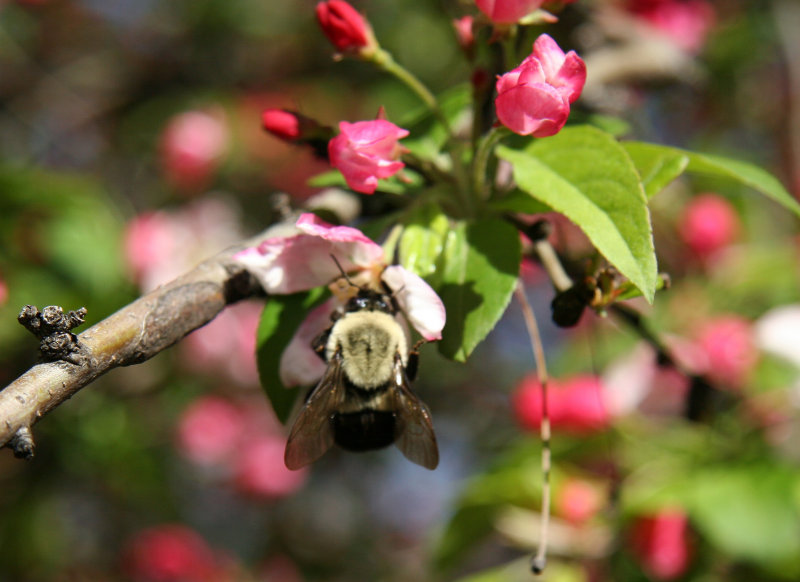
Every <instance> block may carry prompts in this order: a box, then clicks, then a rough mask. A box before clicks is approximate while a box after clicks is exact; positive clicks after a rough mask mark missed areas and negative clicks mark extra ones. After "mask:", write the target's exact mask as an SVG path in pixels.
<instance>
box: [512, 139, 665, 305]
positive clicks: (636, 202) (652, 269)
mask: <svg viewBox="0 0 800 582" xmlns="http://www.w3.org/2000/svg"><path fill="white" fill-rule="evenodd" d="M498 155H499V156H500V157H501V158H503V159H504V160H506V161H508V162H510V163H511V165H512V166H513V168H514V179H515V180H516V182H517V185H518V186H519V188H520V189H521V190H523V191H524V192H525V193H527V194H528V195H530V196H532V197H533V198H535V199H537V200H540V201H542V202H544V203H545V204H547V205H548V206H550V207H551V208H553V209H554V210H556V211H558V212H560V213H562V214H564V215H565V216H567V218H569V219H570V220H571V221H572V222H574V223H575V224H576V225H578V226H579V227H580V228H581V230H583V231H584V232H585V233H586V235H587V236H588V237H589V239H590V240H591V241H592V243H593V244H594V246H595V247H596V248H597V250H598V251H599V252H600V253H601V254H602V255H603V256H604V257H605V258H606V259H607V260H608V261H609V262H610V263H612V264H613V265H614V266H615V267H616V268H617V269H618V270H619V271H620V273H622V274H623V275H624V276H626V277H627V278H628V279H630V280H631V282H632V283H633V284H634V285H636V286H637V287H638V288H639V289H640V290H641V291H642V294H643V295H644V297H645V298H646V299H647V300H648V301H651V302H652V300H653V296H654V294H655V289H656V283H657V277H658V273H657V268H656V257H655V250H654V248H653V236H652V228H651V225H650V214H649V211H648V209H647V199H646V198H645V195H644V191H643V189H642V185H641V183H640V180H639V174H638V173H637V171H636V168H635V167H634V165H633V162H631V159H630V157H629V156H628V154H627V153H626V152H625V150H624V149H623V148H622V146H621V145H620V144H619V143H618V142H617V140H616V139H614V138H613V137H612V136H610V135H608V134H606V133H604V132H602V131H600V130H599V129H596V128H594V127H589V126H579V127H574V128H567V129H564V130H563V131H562V132H561V133H559V134H558V135H556V136H553V137H548V138H546V139H540V140H536V141H534V142H533V143H532V144H531V145H530V146H528V147H527V148H525V149H524V150H523V151H518V150H514V149H511V148H508V147H500V148H498Z"/></svg>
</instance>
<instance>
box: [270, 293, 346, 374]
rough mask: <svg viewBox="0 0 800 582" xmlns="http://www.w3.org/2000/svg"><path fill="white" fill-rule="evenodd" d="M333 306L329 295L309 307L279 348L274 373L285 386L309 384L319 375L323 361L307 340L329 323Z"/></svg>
mask: <svg viewBox="0 0 800 582" xmlns="http://www.w3.org/2000/svg"><path fill="white" fill-rule="evenodd" d="M335 306H336V302H335V300H334V299H329V300H328V301H326V302H325V303H323V304H322V305H320V306H318V307H316V308H315V309H312V310H311V312H309V314H308V315H307V316H306V318H305V320H303V323H301V324H300V327H299V328H297V331H296V332H295V334H294V336H292V340H291V341H290V342H289V345H288V346H286V349H285V350H283V354H282V355H281V361H280V365H279V368H278V373H279V374H280V378H281V382H282V383H283V385H284V386H285V387H287V388H290V387H292V386H309V385H311V384H314V383H315V382H316V381H317V380H319V379H320V378H321V377H322V374H323V373H324V372H325V367H326V365H327V364H326V363H325V362H324V361H323V360H322V358H320V357H319V356H318V355H317V353H316V352H315V351H314V350H313V349H311V343H312V342H313V341H314V340H315V339H316V338H317V337H318V336H319V334H321V333H322V332H323V331H325V329H326V328H327V327H328V326H330V324H331V313H332V312H333V310H334V308H335Z"/></svg>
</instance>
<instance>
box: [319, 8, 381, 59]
mask: <svg viewBox="0 0 800 582" xmlns="http://www.w3.org/2000/svg"><path fill="white" fill-rule="evenodd" d="M316 15H317V22H318V23H319V25H320V27H321V28H322V32H323V33H324V34H325V36H327V37H328V40H330V41H331V43H333V46H335V47H336V49H337V50H339V51H342V52H358V51H361V50H363V49H367V48H371V47H372V48H374V47H375V46H376V43H375V38H374V36H373V34H372V28H371V27H370V25H369V24H368V23H367V21H366V20H364V17H363V16H361V14H359V13H358V11H357V10H356V9H355V8H353V7H352V6H350V4H348V3H347V2H344V0H328V1H327V2H320V3H319V4H317V8H316Z"/></svg>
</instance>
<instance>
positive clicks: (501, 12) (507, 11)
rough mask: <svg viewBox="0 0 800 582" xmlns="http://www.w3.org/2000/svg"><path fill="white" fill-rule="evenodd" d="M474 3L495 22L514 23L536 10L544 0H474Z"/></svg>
mask: <svg viewBox="0 0 800 582" xmlns="http://www.w3.org/2000/svg"><path fill="white" fill-rule="evenodd" d="M475 4H476V5H477V6H478V9H479V10H480V11H481V12H483V13H484V14H485V15H486V16H488V17H489V20H491V21H492V22H494V23H495V24H514V23H515V22H519V21H520V20H521V19H522V18H524V17H525V16H527V15H528V14H531V13H532V12H535V11H536V10H538V9H539V8H540V7H541V6H542V4H544V0H475Z"/></svg>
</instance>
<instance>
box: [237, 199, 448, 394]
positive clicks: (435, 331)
mask: <svg viewBox="0 0 800 582" xmlns="http://www.w3.org/2000/svg"><path fill="white" fill-rule="evenodd" d="M332 257H335V258H336V261H338V263H339V265H341V268H342V269H343V270H344V271H345V272H346V273H350V274H351V275H352V276H353V279H354V280H356V281H358V282H359V283H360V282H361V281H365V284H366V285H367V286H370V287H373V288H380V287H382V286H384V285H385V286H386V287H387V288H388V289H389V290H390V291H391V292H392V293H393V296H394V299H395V300H396V301H397V303H398V305H399V307H400V310H401V311H402V313H403V315H404V316H405V317H406V318H407V320H408V322H409V323H410V324H411V325H412V326H413V327H414V328H415V329H416V330H417V331H418V332H419V333H420V335H421V336H422V337H423V338H425V339H426V340H428V341H434V340H438V339H441V337H442V329H443V328H444V323H445V309H444V304H443V303H442V300H441V299H440V298H439V296H438V295H436V292H435V291H434V290H433V289H431V287H430V286H429V285H428V284H427V283H426V282H425V281H424V280H423V279H422V278H421V277H419V276H418V275H416V274H414V273H412V272H410V271H408V270H406V269H405V268H403V267H401V266H399V265H392V266H387V265H386V262H385V256H384V252H383V248H382V247H381V246H380V245H378V244H376V243H374V242H373V241H371V240H370V239H369V238H367V237H366V236H364V234H363V233H362V232H361V231H359V230H358V229H355V228H352V227H348V226H333V225H330V224H328V223H326V222H324V221H323V220H320V219H319V218H317V217H316V216H315V215H313V214H303V215H301V216H300V218H299V219H298V220H297V223H296V224H295V229H294V230H293V231H292V232H290V233H287V234H284V235H281V236H276V237H271V238H268V239H266V240H264V241H263V242H262V243H261V244H259V245H258V246H257V247H252V248H249V249H246V250H244V251H241V252H239V253H237V254H236V255H235V256H234V259H235V260H237V261H239V262H240V263H241V264H242V265H243V266H244V267H245V268H247V269H248V270H249V271H250V273H252V274H253V276H255V277H256V278H257V279H258V280H259V282H260V283H261V285H262V287H263V288H264V290H265V291H266V292H267V293H273V294H275V293H278V294H284V293H296V292H299V291H307V290H309V289H313V288H315V287H320V286H322V285H327V284H329V283H331V282H332V281H334V280H335V279H337V278H339V277H340V276H341V272H340V271H339V265H337V264H336V262H335V261H334V260H333V258H332ZM354 273H355V274H354ZM345 301H346V298H345V297H343V296H341V295H336V294H335V295H334V297H333V298H332V299H331V300H330V301H328V302H326V303H324V304H323V305H322V306H320V307H318V308H316V309H314V310H312V311H311V312H310V313H309V316H308V318H307V319H306V321H305V322H304V323H303V324H301V326H300V328H299V329H298V331H297V333H296V334H295V336H294V338H293V339H292V340H291V341H290V343H289V345H288V346H287V348H286V350H285V351H284V354H283V356H282V359H281V368H280V373H281V379H282V381H283V382H284V385H286V386H293V385H297V384H308V383H310V382H312V381H314V380H315V379H317V378H319V376H320V375H321V374H322V372H323V371H324V364H323V363H322V362H321V361H320V359H319V357H318V356H317V354H316V353H315V352H314V351H313V350H312V349H311V340H313V339H314V337H316V335H318V334H319V333H320V332H321V331H322V330H323V329H324V328H325V326H326V325H327V324H329V323H330V315H331V313H332V312H333V311H334V310H335V309H336V308H337V307H339V306H340V305H342V304H343V303H344V302H345Z"/></svg>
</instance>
